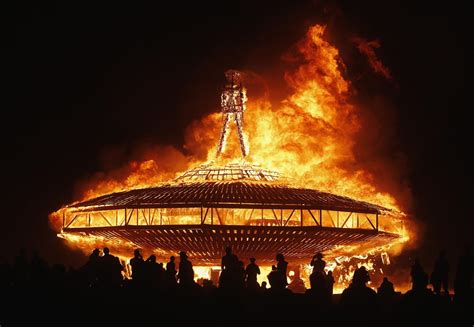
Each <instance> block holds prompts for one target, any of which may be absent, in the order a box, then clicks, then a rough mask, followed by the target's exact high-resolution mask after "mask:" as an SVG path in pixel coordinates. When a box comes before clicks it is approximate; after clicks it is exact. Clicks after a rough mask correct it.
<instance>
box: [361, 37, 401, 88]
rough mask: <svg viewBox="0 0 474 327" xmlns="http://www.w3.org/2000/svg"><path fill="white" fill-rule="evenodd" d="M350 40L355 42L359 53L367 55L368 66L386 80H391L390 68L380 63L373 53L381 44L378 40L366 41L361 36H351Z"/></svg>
mask: <svg viewBox="0 0 474 327" xmlns="http://www.w3.org/2000/svg"><path fill="white" fill-rule="evenodd" d="M352 42H354V43H355V45H356V47H357V49H358V50H359V51H360V53H362V54H364V55H365V56H366V57H367V60H368V62H369V64H370V67H372V69H373V71H374V72H375V73H376V74H379V75H381V76H383V77H385V78H386V79H387V80H392V74H391V73H390V70H389V69H388V68H387V67H386V66H385V65H384V64H383V63H382V61H381V60H380V59H379V58H378V57H377V54H376V53H375V50H376V49H378V48H380V46H381V45H380V41H379V40H372V41H368V40H366V39H364V38H361V37H354V38H352Z"/></svg>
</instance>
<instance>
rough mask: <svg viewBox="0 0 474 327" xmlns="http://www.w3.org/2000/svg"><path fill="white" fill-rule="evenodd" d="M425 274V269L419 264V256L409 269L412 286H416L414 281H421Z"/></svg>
mask: <svg viewBox="0 0 474 327" xmlns="http://www.w3.org/2000/svg"><path fill="white" fill-rule="evenodd" d="M425 275H426V273H425V270H424V269H423V267H422V266H421V264H420V258H416V259H415V262H414V263H413V265H412V266H411V271H410V276H411V281H412V284H413V288H416V287H417V285H416V283H417V282H418V281H422V280H423V278H424V276H425Z"/></svg>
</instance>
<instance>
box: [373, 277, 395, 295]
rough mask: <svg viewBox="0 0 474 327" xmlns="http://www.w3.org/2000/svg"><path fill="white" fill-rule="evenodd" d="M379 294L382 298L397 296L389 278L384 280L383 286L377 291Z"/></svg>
mask: <svg viewBox="0 0 474 327" xmlns="http://www.w3.org/2000/svg"><path fill="white" fill-rule="evenodd" d="M377 294H379V295H381V296H386V295H387V296H392V295H393V294H395V290H394V288H393V283H392V282H391V281H389V280H388V278H387V277H384V278H383V281H382V284H380V286H379V288H378V289H377Z"/></svg>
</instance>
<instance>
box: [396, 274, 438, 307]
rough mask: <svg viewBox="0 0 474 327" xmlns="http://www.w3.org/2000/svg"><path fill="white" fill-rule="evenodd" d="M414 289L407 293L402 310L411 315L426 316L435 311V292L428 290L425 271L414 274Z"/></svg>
mask: <svg viewBox="0 0 474 327" xmlns="http://www.w3.org/2000/svg"><path fill="white" fill-rule="evenodd" d="M412 276H413V277H412V278H414V279H413V287H412V289H411V290H409V291H408V292H406V293H405V295H404V296H403V299H402V303H401V306H402V310H403V311H405V312H409V313H411V314H416V315H420V316H425V315H427V314H431V311H432V310H433V309H434V308H433V306H434V300H433V292H431V290H430V289H428V288H426V286H427V285H428V274H426V273H425V272H424V271H423V269H421V271H418V272H417V273H415V274H412Z"/></svg>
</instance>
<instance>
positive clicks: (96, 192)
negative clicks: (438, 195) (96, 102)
mask: <svg viewBox="0 0 474 327" xmlns="http://www.w3.org/2000/svg"><path fill="white" fill-rule="evenodd" d="M324 31H325V27H324V26H321V25H315V26H312V27H311V28H310V29H309V30H308V32H307V35H306V36H305V37H304V38H303V39H302V40H301V41H300V42H299V43H298V44H297V52H298V57H301V64H300V65H299V66H298V67H297V68H296V69H294V70H292V71H290V72H287V73H286V74H285V76H284V78H285V81H286V82H287V84H288V86H289V87H290V89H291V90H292V92H291V94H289V95H288V96H287V97H286V98H285V99H284V101H282V102H281V103H280V104H279V105H274V104H272V103H271V102H270V101H269V99H268V98H267V97H266V96H264V97H261V98H255V97H252V96H251V95H250V96H249V98H248V102H247V110H246V111H245V120H244V124H245V125H244V126H245V129H244V133H246V134H245V135H244V136H243V137H244V139H245V140H247V139H248V140H250V141H249V142H246V144H247V145H249V151H248V155H247V156H246V158H245V161H246V162H250V163H255V164H260V165H262V166H263V167H265V168H267V169H270V170H275V171H279V172H280V173H281V174H282V175H284V176H289V177H291V184H292V185H295V186H297V187H306V188H308V187H311V188H315V189H318V190H320V191H324V192H330V193H333V194H338V195H343V196H347V197H351V198H354V199H357V200H361V201H367V202H370V203H373V204H377V205H380V206H383V207H385V208H388V209H391V210H393V213H394V215H395V216H397V217H398V218H400V219H404V217H405V215H404V214H403V212H402V208H401V207H400V203H399V202H398V201H397V194H389V193H387V192H380V191H379V188H380V187H379V185H378V181H377V177H376V176H373V175H372V174H371V173H370V172H369V171H368V170H367V169H364V166H363V165H362V164H361V163H359V162H357V158H356V156H355V154H354V146H355V144H356V142H357V135H358V133H359V132H360V131H361V129H362V128H364V121H362V119H361V117H360V115H359V110H358V108H357V106H356V105H355V104H353V103H351V99H350V97H351V93H352V89H351V83H350V81H348V80H347V79H346V78H345V77H344V74H343V69H344V63H343V61H342V59H341V57H340V55H339V51H338V50H337V49H336V48H335V47H334V46H333V45H331V44H330V43H329V42H327V41H326V40H325V39H324ZM245 78H246V76H245V75H244V76H243V79H244V81H245ZM221 126H222V116H221V113H212V114H210V115H208V116H206V117H203V118H202V119H201V120H199V121H194V122H193V123H192V124H191V125H190V126H189V127H188V128H187V130H186V137H185V144H184V148H185V149H186V154H184V153H183V151H180V150H178V149H175V148H172V147H169V146H168V147H159V149H152V150H151V151H149V152H148V154H147V155H146V156H145V158H144V160H142V161H133V162H130V163H128V164H127V165H126V166H125V167H123V168H122V169H120V170H118V171H114V172H110V173H109V174H105V175H104V174H101V175H100V176H98V177H97V178H93V179H92V180H90V181H88V182H86V183H83V185H86V187H84V192H83V193H82V196H81V197H80V198H78V200H81V201H82V200H87V199H91V198H95V197H98V196H101V195H104V194H109V193H113V192H119V191H124V190H131V189H138V188H145V187H153V186H157V185H159V184H160V183H162V182H165V181H169V180H173V179H174V178H176V177H178V176H180V175H182V174H183V172H184V171H186V170H187V169H189V168H192V167H196V166H199V165H202V164H205V163H208V162H215V161H216V152H217V150H216V145H217V144H219V135H220V134H221ZM230 128H231V129H232V128H234V129H235V127H232V126H230ZM236 134H237V133H235V132H234V133H230V135H229V137H228V138H226V139H225V152H223V153H222V154H221V156H220V157H219V158H218V159H217V161H218V163H219V164H221V165H225V164H228V163H232V162H235V161H236V159H235V158H239V156H240V153H241V151H243V150H242V147H241V142H240V140H239V138H238V137H236ZM62 210H64V209H62ZM62 210H59V211H57V212H55V213H52V214H51V215H50V222H51V224H52V225H53V226H54V228H55V229H56V230H58V231H60V229H61V226H62V225H61V222H62V219H63V217H62V214H63V212H62ZM380 228H381V229H382V230H388V231H391V232H396V233H397V234H399V235H401V237H400V238H399V239H398V240H397V243H398V244H403V243H404V242H406V241H407V240H408V239H409V237H410V236H411V235H410V231H409V230H407V229H405V228H404V226H403V225H401V224H399V222H398V220H397V221H396V222H395V221H391V220H386V221H385V222H384V223H381V226H380ZM60 235H61V234H60ZM62 237H64V238H65V239H66V240H67V241H68V244H71V245H73V246H78V247H79V248H81V249H83V250H84V251H86V252H89V251H90V250H91V249H92V248H93V247H96V246H101V245H103V244H105V243H106V242H108V241H107V240H99V239H95V240H93V239H92V238H85V237H84V238H80V237H71V236H70V235H62ZM391 245H393V244H387V247H390V246H391ZM131 248H133V244H114V249H115V250H116V251H118V252H123V253H131V252H130V249H131ZM378 249H380V248H378ZM374 250H375V249H374V248H373V247H371V246H370V244H368V245H364V246H363V247H361V246H355V247H345V248H344V249H340V250H336V251H334V253H333V254H332V258H336V257H338V256H341V255H345V256H346V255H350V254H352V255H358V254H363V253H367V252H370V251H374ZM191 259H192V258H191ZM203 274H204V275H206V274H207V273H203ZM204 275H203V276H204ZM206 276H207V275H206ZM341 283H342V281H341Z"/></svg>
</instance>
